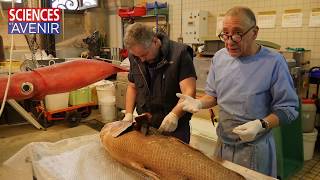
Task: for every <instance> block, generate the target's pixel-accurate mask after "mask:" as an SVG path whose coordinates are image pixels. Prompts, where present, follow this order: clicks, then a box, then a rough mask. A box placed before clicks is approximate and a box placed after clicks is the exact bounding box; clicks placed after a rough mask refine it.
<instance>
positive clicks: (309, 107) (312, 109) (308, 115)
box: [301, 99, 317, 133]
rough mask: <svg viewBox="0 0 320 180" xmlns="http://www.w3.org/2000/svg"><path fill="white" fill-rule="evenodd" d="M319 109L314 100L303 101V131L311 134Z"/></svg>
mask: <svg viewBox="0 0 320 180" xmlns="http://www.w3.org/2000/svg"><path fill="white" fill-rule="evenodd" d="M316 112H317V107H316V105H315V104H314V102H313V100H308V99H307V100H303V101H302V106H301V121H302V130H303V132H304V133H311V132H312V131H313V129H314V126H315V120H316Z"/></svg>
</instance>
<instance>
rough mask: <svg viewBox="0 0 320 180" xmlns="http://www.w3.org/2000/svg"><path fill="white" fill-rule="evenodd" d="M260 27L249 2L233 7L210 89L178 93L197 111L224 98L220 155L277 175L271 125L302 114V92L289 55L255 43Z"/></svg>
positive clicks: (185, 104)
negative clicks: (295, 81)
mask: <svg viewBox="0 0 320 180" xmlns="http://www.w3.org/2000/svg"><path fill="white" fill-rule="evenodd" d="M258 31H259V28H258V27H257V26H256V19H255V15H254V13H253V12H252V11H251V10H250V9H249V8H247V7H234V8H231V9H230V10H228V11H227V13H226V14H225V17H224V21H223V30H222V32H221V33H220V35H219V38H220V39H221V40H222V41H223V42H224V43H225V48H223V49H221V50H219V51H218V52H217V53H216V54H215V56H214V57H213V61H212V64H211V67H210V72H209V75H208V77H207V85H206V88H205V92H206V94H205V95H204V96H203V97H201V98H200V99H194V98H192V97H189V96H187V95H184V94H177V96H178V97H180V98H181V99H182V100H183V102H181V104H182V106H183V110H186V111H189V112H192V113H195V112H197V111H199V109H205V108H210V107H212V106H215V105H217V104H219V107H220V111H219V125H218V127H217V135H218V137H219V138H218V144H217V148H216V152H215V155H216V156H217V157H220V158H222V159H225V160H229V161H232V162H235V163H237V164H239V165H242V166H245V167H248V168H251V169H253V170H256V171H259V172H261V173H264V174H266V175H269V176H273V177H276V149H275V142H274V139H273V136H272V132H271V128H273V127H276V126H278V125H279V124H280V125H281V124H286V123H290V122H292V121H294V120H295V119H296V118H297V116H298V111H297V109H298V97H297V95H296V92H295V90H294V87H293V81H292V78H291V76H290V73H289V70H288V66H287V64H286V61H285V59H284V58H283V56H282V55H280V54H279V53H278V52H274V51H271V50H270V49H268V48H265V47H263V46H260V45H258V44H256V42H255V39H256V38H257V35H258Z"/></svg>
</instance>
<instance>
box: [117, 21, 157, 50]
mask: <svg viewBox="0 0 320 180" xmlns="http://www.w3.org/2000/svg"><path fill="white" fill-rule="evenodd" d="M154 35H155V34H154V32H153V31H152V28H151V27H149V26H146V25H144V24H141V23H133V24H130V25H129V26H128V27H127V28H126V33H125V35H124V40H123V41H124V45H125V47H126V48H130V47H132V46H135V45H137V44H141V45H143V46H144V47H149V46H150V44H151V42H152V39H153V37H154Z"/></svg>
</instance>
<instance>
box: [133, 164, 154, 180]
mask: <svg viewBox="0 0 320 180" xmlns="http://www.w3.org/2000/svg"><path fill="white" fill-rule="evenodd" d="M130 166H131V167H133V168H135V169H137V170H139V171H141V172H142V173H144V174H146V175H148V176H150V177H151V178H152V179H155V180H160V177H159V175H158V174H157V173H155V172H153V171H151V170H149V169H146V168H145V167H144V166H143V165H142V164H139V163H136V162H130Z"/></svg>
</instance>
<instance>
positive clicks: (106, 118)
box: [99, 96, 116, 123]
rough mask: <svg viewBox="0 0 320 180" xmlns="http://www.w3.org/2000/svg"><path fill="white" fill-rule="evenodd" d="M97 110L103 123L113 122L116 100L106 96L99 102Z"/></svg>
mask: <svg viewBox="0 0 320 180" xmlns="http://www.w3.org/2000/svg"><path fill="white" fill-rule="evenodd" d="M99 110H100V113H101V116H102V122H103V123H107V122H111V121H114V120H115V119H116V98H115V97H114V96H106V97H104V98H103V99H102V100H101V101H100V100H99Z"/></svg>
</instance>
